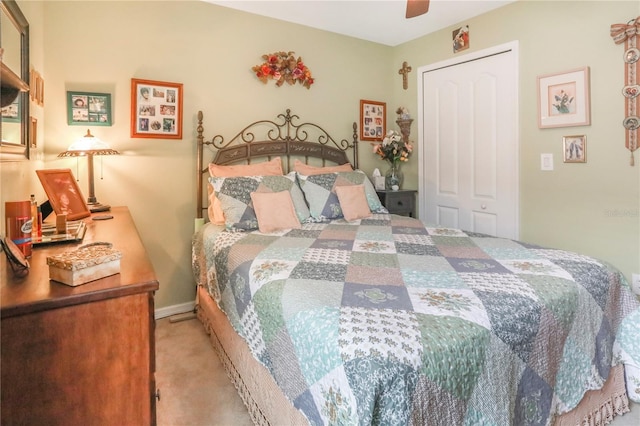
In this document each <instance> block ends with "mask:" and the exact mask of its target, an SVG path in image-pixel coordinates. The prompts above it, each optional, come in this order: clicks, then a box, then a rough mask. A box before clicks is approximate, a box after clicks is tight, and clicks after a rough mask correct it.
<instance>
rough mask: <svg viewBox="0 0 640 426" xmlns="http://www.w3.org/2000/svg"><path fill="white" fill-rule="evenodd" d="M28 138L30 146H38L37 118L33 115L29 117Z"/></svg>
mask: <svg viewBox="0 0 640 426" xmlns="http://www.w3.org/2000/svg"><path fill="white" fill-rule="evenodd" d="M29 140H30V143H31V148H37V147H38V119H37V118H35V117H31V128H30V132H29Z"/></svg>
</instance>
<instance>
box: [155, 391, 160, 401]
mask: <svg viewBox="0 0 640 426" xmlns="http://www.w3.org/2000/svg"><path fill="white" fill-rule="evenodd" d="M154 396H155V397H156V399H157V400H158V401H160V389H156V393H155V395H154Z"/></svg>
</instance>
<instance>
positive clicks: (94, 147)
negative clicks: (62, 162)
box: [58, 130, 120, 157]
mask: <svg viewBox="0 0 640 426" xmlns="http://www.w3.org/2000/svg"><path fill="white" fill-rule="evenodd" d="M118 154H120V153H119V152H118V151H116V150H115V149H111V148H109V144H107V143H106V142H103V141H102V140H100V139H99V138H97V137H95V136H93V135H92V134H91V131H90V130H87V134H86V135H84V136H83V137H81V138H80V139H78V140H77V141H75V142H74V143H72V144H71V145H70V146H69V148H67V150H66V151H64V152H61V153H60V154H58V157H80V156H84V155H118Z"/></svg>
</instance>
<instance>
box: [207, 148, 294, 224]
mask: <svg viewBox="0 0 640 426" xmlns="http://www.w3.org/2000/svg"><path fill="white" fill-rule="evenodd" d="M283 174H284V173H283V171H282V159H281V158H280V157H276V158H273V159H271V160H270V161H265V162H263V163H257V164H236V165H231V166H221V165H218V164H213V163H209V175H210V176H213V177H241V176H281V175H283ZM207 191H208V193H209V207H208V209H207V213H208V215H209V222H212V223H215V224H216V225H224V223H225V219H224V212H223V211H222V205H221V204H220V200H218V197H216V193H215V192H214V191H213V188H212V187H211V184H209V185H208V188H207Z"/></svg>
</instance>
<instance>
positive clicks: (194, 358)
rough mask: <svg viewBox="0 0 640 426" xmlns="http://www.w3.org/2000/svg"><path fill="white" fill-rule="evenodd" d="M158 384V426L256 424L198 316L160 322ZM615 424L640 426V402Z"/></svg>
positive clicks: (232, 425)
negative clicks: (253, 422)
mask: <svg viewBox="0 0 640 426" xmlns="http://www.w3.org/2000/svg"><path fill="white" fill-rule="evenodd" d="M156 385H157V388H158V389H160V401H158V402H157V404H156V413H157V419H158V426H187V425H189V426H207V425H221V426H248V425H251V424H252V423H251V420H250V419H249V415H248V414H247V410H246V409H245V407H244V404H243V403H242V400H241V399H240V397H239V396H238V394H237V393H236V389H235V388H234V387H233V385H232V384H231V382H230V381H229V379H228V378H227V376H226V373H225V372H224V369H223V368H222V364H221V363H220V361H219V360H218V357H217V356H216V354H215V352H214V351H213V348H212V347H211V344H210V343H209V338H208V336H207V335H206V333H205V332H204V328H203V326H202V324H201V323H200V321H198V320H197V319H190V320H186V321H180V322H174V323H172V322H170V321H169V318H163V319H160V320H158V321H156ZM611 425H612V426H638V425H640V405H639V404H632V407H631V412H630V413H627V414H625V415H624V416H622V417H617V418H616V420H615V421H614V422H613V423H611ZM283 426H284V425H283Z"/></svg>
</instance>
